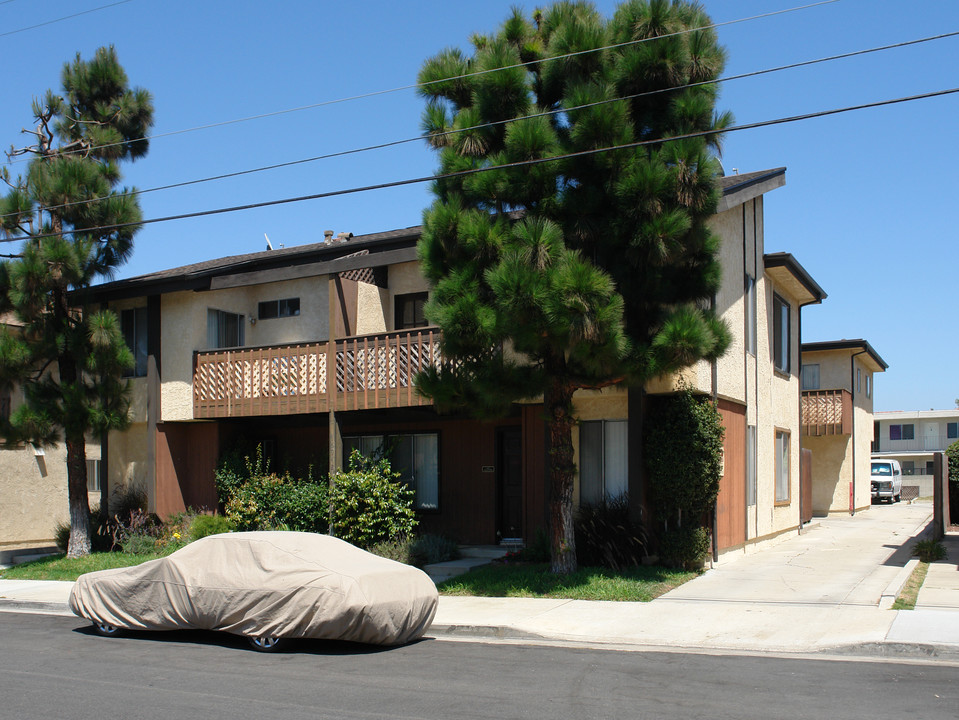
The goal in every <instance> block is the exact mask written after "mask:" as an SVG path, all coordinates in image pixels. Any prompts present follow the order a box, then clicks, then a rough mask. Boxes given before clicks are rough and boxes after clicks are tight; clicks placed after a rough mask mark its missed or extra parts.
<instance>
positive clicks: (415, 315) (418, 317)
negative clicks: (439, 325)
mask: <svg viewBox="0 0 959 720" xmlns="http://www.w3.org/2000/svg"><path fill="white" fill-rule="evenodd" d="M428 298H429V293H425V292H424V293H410V294H409V295H397V296H396V314H395V315H394V316H393V318H394V323H393V324H394V325H395V326H396V327H395V328H394V329H396V330H408V329H410V328H418V327H426V326H427V325H429V322H428V321H427V320H426V313H425V312H424V308H425V306H426V300H427V299H428Z"/></svg>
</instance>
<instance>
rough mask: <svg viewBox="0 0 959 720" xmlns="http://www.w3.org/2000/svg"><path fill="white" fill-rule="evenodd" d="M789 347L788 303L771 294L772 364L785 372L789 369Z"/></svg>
mask: <svg viewBox="0 0 959 720" xmlns="http://www.w3.org/2000/svg"><path fill="white" fill-rule="evenodd" d="M790 349H791V345H790V331H789V304H788V303H787V302H786V301H785V300H783V299H782V298H781V297H779V296H778V295H773V365H774V366H775V368H776V369H777V370H779V371H780V372H784V373H787V374H788V373H789V371H790V364H789V355H790Z"/></svg>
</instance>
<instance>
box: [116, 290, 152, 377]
mask: <svg viewBox="0 0 959 720" xmlns="http://www.w3.org/2000/svg"><path fill="white" fill-rule="evenodd" d="M120 329H121V330H122V331H123V339H124V340H126V343H127V347H128V348H130V352H131V353H133V359H134V361H135V363H134V366H133V367H132V368H129V369H128V370H126V371H124V373H123V376H124V377H146V374H147V309H146V308H145V307H138V308H130V309H128V310H123V311H121V313H120Z"/></svg>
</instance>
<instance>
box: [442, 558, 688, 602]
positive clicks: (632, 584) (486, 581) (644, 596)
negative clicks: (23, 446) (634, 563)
mask: <svg viewBox="0 0 959 720" xmlns="http://www.w3.org/2000/svg"><path fill="white" fill-rule="evenodd" d="M697 575H698V573H695V572H686V571H683V570H669V569H667V568H661V567H639V568H633V569H631V570H625V571H622V572H614V571H613V570H608V569H606V568H596V567H588V568H580V569H579V570H578V571H577V572H575V573H572V574H571V575H565V576H563V575H554V574H552V573H551V572H550V571H549V565H548V564H545V563H544V564H531V565H500V564H495V565H487V566H485V567H480V568H476V569H475V570H471V571H470V572H468V573H466V574H465V575H459V576H457V577H455V578H450V579H449V580H447V581H445V582H443V583H441V584H440V585H439V586H438V589H439V591H440V594H441V595H478V596H482V597H535V598H560V599H569V600H621V601H622V600H628V601H633V602H649V601H650V600H652V599H654V598H657V597H659V596H660V595H662V594H663V593H665V592H668V591H669V590H672V589H673V588H674V587H678V586H680V585H682V584H683V583H685V582H688V581H689V580H692V579H693V578H694V577H696V576H697Z"/></svg>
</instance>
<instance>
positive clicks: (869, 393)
mask: <svg viewBox="0 0 959 720" xmlns="http://www.w3.org/2000/svg"><path fill="white" fill-rule="evenodd" d="M866 397H867V398H871V397H872V375H870V374H869V373H866Z"/></svg>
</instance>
